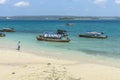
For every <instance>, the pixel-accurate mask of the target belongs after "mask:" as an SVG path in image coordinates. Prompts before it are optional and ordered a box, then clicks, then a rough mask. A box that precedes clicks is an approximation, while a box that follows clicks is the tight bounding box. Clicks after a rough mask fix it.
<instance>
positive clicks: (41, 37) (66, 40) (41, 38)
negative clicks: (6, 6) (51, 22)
mask: <svg viewBox="0 0 120 80" xmlns="http://www.w3.org/2000/svg"><path fill="white" fill-rule="evenodd" d="M36 38H37V40H40V41H49V42H70V39H69V38H66V39H62V38H48V37H44V36H43V35H39V36H37V37H36Z"/></svg>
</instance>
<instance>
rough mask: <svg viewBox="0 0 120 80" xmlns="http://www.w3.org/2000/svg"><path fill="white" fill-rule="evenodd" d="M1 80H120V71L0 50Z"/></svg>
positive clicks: (96, 65) (101, 66)
mask: <svg viewBox="0 0 120 80" xmlns="http://www.w3.org/2000/svg"><path fill="white" fill-rule="evenodd" d="M0 80H120V68H116V67H111V66H106V65H100V64H92V63H85V64H84V63H81V64H80V63H78V62H77V61H70V60H60V59H54V58H48V57H42V56H37V55H34V54H29V53H26V52H21V51H20V52H19V51H16V50H0Z"/></svg>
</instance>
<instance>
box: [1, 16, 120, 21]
mask: <svg viewBox="0 0 120 80" xmlns="http://www.w3.org/2000/svg"><path fill="white" fill-rule="evenodd" d="M0 20H120V17H103V16H0Z"/></svg>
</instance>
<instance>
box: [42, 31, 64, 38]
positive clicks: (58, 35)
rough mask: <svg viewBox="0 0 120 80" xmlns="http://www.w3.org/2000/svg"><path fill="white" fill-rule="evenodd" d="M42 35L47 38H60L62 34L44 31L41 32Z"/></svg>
mask: <svg viewBox="0 0 120 80" xmlns="http://www.w3.org/2000/svg"><path fill="white" fill-rule="evenodd" d="M43 36H44V37H49V38H61V37H62V35H60V34H56V33H54V32H45V33H44V34H43Z"/></svg>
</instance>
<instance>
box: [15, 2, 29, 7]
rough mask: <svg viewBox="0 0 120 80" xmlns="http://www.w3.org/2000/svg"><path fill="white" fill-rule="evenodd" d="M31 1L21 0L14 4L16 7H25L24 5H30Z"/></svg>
mask: <svg viewBox="0 0 120 80" xmlns="http://www.w3.org/2000/svg"><path fill="white" fill-rule="evenodd" d="M29 5H30V3H29V2H25V1H20V2H17V3H15V4H14V6H16V7H24V6H29Z"/></svg>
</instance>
